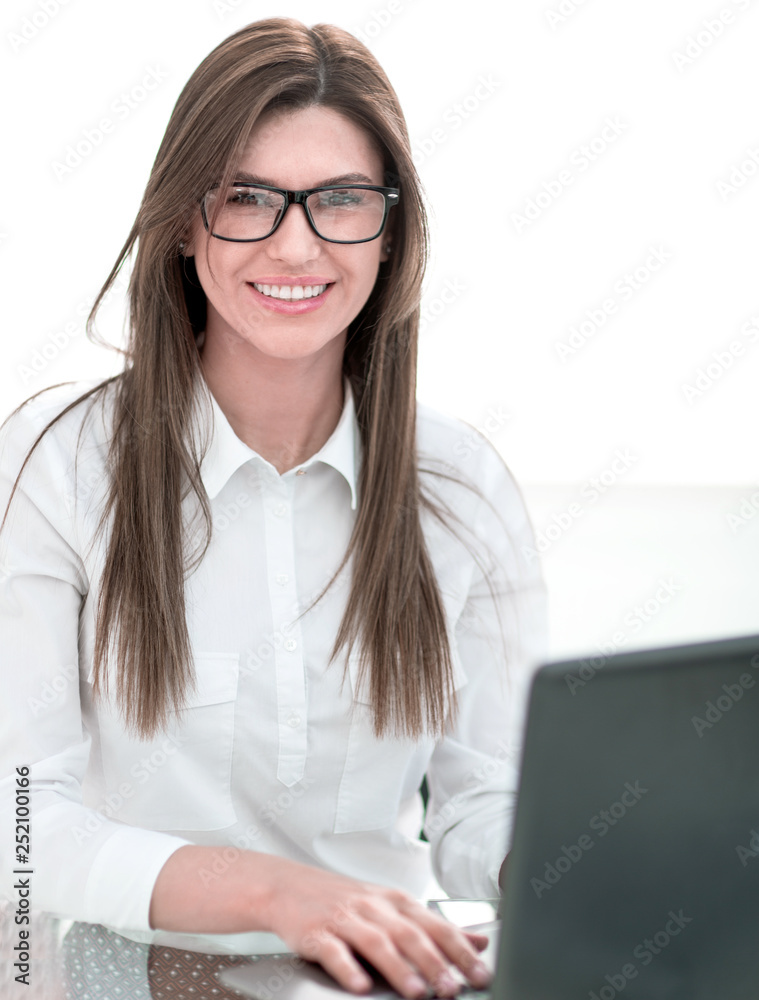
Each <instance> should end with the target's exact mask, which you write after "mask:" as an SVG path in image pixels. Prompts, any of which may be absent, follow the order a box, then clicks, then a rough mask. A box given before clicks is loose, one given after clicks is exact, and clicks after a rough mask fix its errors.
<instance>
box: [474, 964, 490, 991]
mask: <svg viewBox="0 0 759 1000" xmlns="http://www.w3.org/2000/svg"><path fill="white" fill-rule="evenodd" d="M469 978H470V979H471V980H472V983H473V984H474V985H475V986H487V985H488V983H489V982H490V978H491V977H490V969H489V968H488V967H487V965H485V963H484V962H475V963H474V965H473V966H472V971H471V973H470V977H469Z"/></svg>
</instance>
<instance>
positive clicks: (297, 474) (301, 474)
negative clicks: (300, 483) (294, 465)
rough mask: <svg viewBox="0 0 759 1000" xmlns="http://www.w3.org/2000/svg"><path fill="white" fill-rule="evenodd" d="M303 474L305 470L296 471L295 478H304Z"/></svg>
mask: <svg viewBox="0 0 759 1000" xmlns="http://www.w3.org/2000/svg"><path fill="white" fill-rule="evenodd" d="M305 474H306V470H305V469H298V471H297V472H296V473H295V475H296V476H305Z"/></svg>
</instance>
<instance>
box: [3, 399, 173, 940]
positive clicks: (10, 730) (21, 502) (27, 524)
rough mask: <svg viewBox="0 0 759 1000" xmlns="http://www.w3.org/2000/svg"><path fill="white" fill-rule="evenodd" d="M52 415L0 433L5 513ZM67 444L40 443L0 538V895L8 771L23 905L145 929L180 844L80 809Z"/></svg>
mask: <svg viewBox="0 0 759 1000" xmlns="http://www.w3.org/2000/svg"><path fill="white" fill-rule="evenodd" d="M75 412H79V413H81V408H79V410H77V411H75ZM43 415H44V417H45V419H40V417H41V416H43ZM51 415H52V412H51V411H50V409H49V408H48V407H47V406H46V407H44V408H43V407H36V408H34V407H32V406H27V407H25V408H24V409H23V410H22V411H21V412H20V413H19V414H17V415H16V416H14V417H13V418H11V419H10V420H9V421H8V422H7V423H6V425H5V426H4V427H3V429H2V434H1V435H0V509H1V510H2V512H4V511H5V508H6V505H7V503H8V498H9V496H10V493H11V489H12V486H13V483H14V481H15V479H16V476H17V474H18V471H19V469H20V468H21V464H22V462H23V457H24V456H25V454H26V453H27V451H28V449H29V447H30V445H31V444H32V443H33V441H34V440H35V438H36V436H37V433H38V431H39V430H41V428H42V427H43V426H44V425H45V423H46V420H47V419H49V417H50V416H51ZM69 417H73V414H69V415H67V417H66V418H64V420H68V424H69V425H70V426H69V427H67V428H66V431H72V432H73V429H74V425H75V422H76V424H78V420H77V421H74V420H73V419H71V420H69V419H68V418H69ZM62 440H63V443H64V447H63V448H61V447H60V443H61V441H62ZM75 442H76V434H74V433H67V432H63V433H61V432H60V431H59V432H58V433H57V434H56V435H54V440H51V441H50V442H47V441H46V440H45V439H43V442H42V444H41V445H40V446H39V447H38V448H37V450H36V452H35V454H34V456H33V457H32V459H31V460H30V462H29V463H28V465H27V467H26V469H25V470H24V473H23V475H22V477H21V480H20V484H19V488H18V489H17V490H16V493H15V495H14V497H13V501H12V503H11V507H10V512H9V515H8V519H7V521H6V524H5V527H4V528H3V531H2V533H0V636H1V638H0V683H1V684H2V692H3V695H2V702H1V703H0V720H1V721H0V797H1V798H2V806H1V808H0V815H1V816H2V817H3V822H2V829H1V830H0V893H2V894H3V895H6V896H8V897H9V898H11V899H15V895H14V893H13V889H12V886H13V881H14V878H16V877H17V876H14V875H13V874H12V869H13V868H14V867H17V865H16V863H15V844H14V824H13V823H12V821H11V818H12V816H13V814H14V787H15V776H16V768H18V767H23V766H30V767H31V785H30V790H31V802H32V828H31V849H30V866H31V867H32V868H33V869H34V872H33V875H32V878H31V888H32V906H33V907H34V908H35V909H40V910H47V911H50V912H53V913H58V914H61V915H65V916H69V917H75V918H77V919H80V920H86V921H91V922H96V923H105V924H109V925H110V926H112V927H115V928H121V927H131V928H137V929H143V930H149V922H148V912H149V906H150V897H151V893H152V888H153V884H154V882H155V879H156V877H157V875H158V872H159V871H160V869H161V867H162V866H163V864H164V862H165V861H166V859H167V858H168V857H169V856H170V855H171V854H172V853H173V852H174V851H175V850H177V848H178V847H180V846H182V845H183V844H184V843H188V841H185V840H182V839H181V838H178V837H175V836H171V835H168V834H164V833H159V832H154V831H150V830H145V829H140V828H137V827H131V826H128V825H126V824H124V823H119V822H117V821H115V820H113V819H109V818H107V816H106V812H107V803H105V804H104V808H103V811H102V812H101V811H98V810H97V809H95V808H92V807H87V806H85V805H83V784H84V780H85V773H86V771H87V767H88V761H89V757H90V748H91V735H90V733H89V732H88V730H87V726H86V724H85V723H84V722H83V717H82V705H81V699H80V686H81V685H84V684H86V682H87V668H86V664H85V663H82V664H81V665H80V650H79V623H80V617H81V614H82V609H83V607H84V604H85V602H86V601H87V599H88V592H89V583H88V579H87V573H86V570H85V565H84V563H83V560H82V557H81V555H80V553H79V552H78V551H77V548H76V540H75V538H74V536H73V532H72V530H71V526H72V518H71V515H70V508H71V499H72V497H71V494H70V489H71V482H72V481H73V480H72V479H71V469H72V468H73V461H74V447H75ZM68 446H70V448H71V450H70V452H68Z"/></svg>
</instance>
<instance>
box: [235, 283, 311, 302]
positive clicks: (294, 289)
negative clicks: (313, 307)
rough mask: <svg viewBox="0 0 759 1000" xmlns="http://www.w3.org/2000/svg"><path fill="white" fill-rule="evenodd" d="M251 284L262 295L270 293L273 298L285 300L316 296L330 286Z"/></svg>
mask: <svg viewBox="0 0 759 1000" xmlns="http://www.w3.org/2000/svg"><path fill="white" fill-rule="evenodd" d="M251 284H252V285H253V287H254V288H255V290H256V291H257V292H260V293H261V294H262V295H268V296H269V298H271V299H282V300H283V301H284V302H296V301H299V300H300V299H313V298H316V296H317V295H321V294H322V292H324V291H326V289H327V287H328V286H327V285H259V284H258V283H257V282H255V281H252V282H251Z"/></svg>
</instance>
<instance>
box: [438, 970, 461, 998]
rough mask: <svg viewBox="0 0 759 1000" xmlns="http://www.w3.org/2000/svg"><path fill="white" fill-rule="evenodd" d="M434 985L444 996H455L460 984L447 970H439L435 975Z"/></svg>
mask: <svg viewBox="0 0 759 1000" xmlns="http://www.w3.org/2000/svg"><path fill="white" fill-rule="evenodd" d="M435 987H436V990H437V992H438V993H440V994H442V995H444V996H455V995H456V994H457V993H458V992H459V989H460V984H459V983H457V982H456V980H455V979H454V978H453V976H452V975H451V974H450V973H449V972H441V973H440V975H439V976H438V977H437V980H436V983H435Z"/></svg>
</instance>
